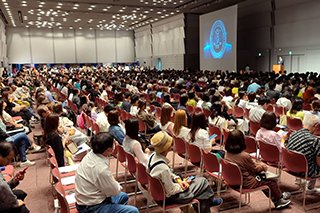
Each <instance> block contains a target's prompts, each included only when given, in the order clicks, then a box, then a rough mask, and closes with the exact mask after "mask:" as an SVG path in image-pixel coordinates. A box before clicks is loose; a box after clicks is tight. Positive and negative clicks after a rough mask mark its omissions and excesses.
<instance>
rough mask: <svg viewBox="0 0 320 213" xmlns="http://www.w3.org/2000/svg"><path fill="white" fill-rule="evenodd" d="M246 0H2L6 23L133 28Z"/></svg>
mask: <svg viewBox="0 0 320 213" xmlns="http://www.w3.org/2000/svg"><path fill="white" fill-rule="evenodd" d="M241 1H244V0H0V9H1V11H0V17H1V18H2V19H3V20H4V22H5V24H6V25H7V26H11V27H37V28H56V29H101V30H132V29H135V28H138V27H141V26H144V25H148V24H151V23H154V22H156V21H159V20H161V19H165V18H167V17H170V16H174V15H177V14H179V13H200V14H202V13H206V12H210V11H214V10H217V9H221V8H224V7H227V6H230V5H233V4H236V3H238V2H241Z"/></svg>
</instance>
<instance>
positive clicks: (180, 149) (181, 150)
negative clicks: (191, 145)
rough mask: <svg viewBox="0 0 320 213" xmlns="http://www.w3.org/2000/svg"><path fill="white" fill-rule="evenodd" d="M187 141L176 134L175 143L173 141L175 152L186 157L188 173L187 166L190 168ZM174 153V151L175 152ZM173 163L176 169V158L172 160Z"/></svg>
mask: <svg viewBox="0 0 320 213" xmlns="http://www.w3.org/2000/svg"><path fill="white" fill-rule="evenodd" d="M186 143H187V142H185V141H184V140H183V139H182V138H178V137H175V136H174V143H173V152H175V153H177V154H178V155H179V156H180V157H182V158H184V161H185V171H184V172H185V173H187V168H188V161H187V159H188V154H187V148H186ZM173 155H174V153H173ZM172 164H173V167H172V168H173V169H174V160H173V162H172Z"/></svg>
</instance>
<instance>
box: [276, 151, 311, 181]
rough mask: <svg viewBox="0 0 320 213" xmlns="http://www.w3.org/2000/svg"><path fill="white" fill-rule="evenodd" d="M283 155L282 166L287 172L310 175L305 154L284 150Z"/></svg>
mask: <svg viewBox="0 0 320 213" xmlns="http://www.w3.org/2000/svg"><path fill="white" fill-rule="evenodd" d="M281 155H282V164H283V166H284V167H285V168H286V169H287V170H289V171H290V172H294V173H304V174H306V175H307V174H308V162H307V159H306V157H305V156H304V155H303V154H301V153H298V152H295V151H291V150H288V149H286V148H282V154H281Z"/></svg>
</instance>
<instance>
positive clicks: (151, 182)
mask: <svg viewBox="0 0 320 213" xmlns="http://www.w3.org/2000/svg"><path fill="white" fill-rule="evenodd" d="M147 175H148V186H149V192H150V194H151V197H152V198H153V200H154V201H156V202H162V201H164V200H165V192H164V187H163V184H162V183H161V181H160V180H159V179H157V178H154V177H152V176H151V175H150V174H149V173H147Z"/></svg>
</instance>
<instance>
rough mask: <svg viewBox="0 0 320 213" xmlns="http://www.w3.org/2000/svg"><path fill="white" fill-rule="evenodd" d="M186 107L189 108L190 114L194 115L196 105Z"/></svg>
mask: <svg viewBox="0 0 320 213" xmlns="http://www.w3.org/2000/svg"><path fill="white" fill-rule="evenodd" d="M186 108H187V112H188V113H189V114H190V115H192V114H193V113H194V107H193V106H190V105H187V106H186Z"/></svg>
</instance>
